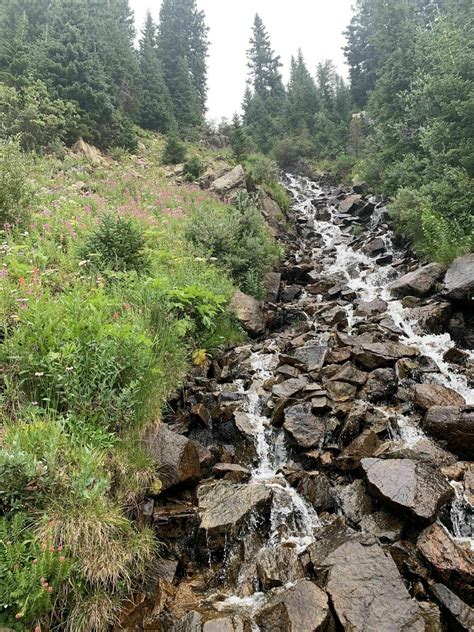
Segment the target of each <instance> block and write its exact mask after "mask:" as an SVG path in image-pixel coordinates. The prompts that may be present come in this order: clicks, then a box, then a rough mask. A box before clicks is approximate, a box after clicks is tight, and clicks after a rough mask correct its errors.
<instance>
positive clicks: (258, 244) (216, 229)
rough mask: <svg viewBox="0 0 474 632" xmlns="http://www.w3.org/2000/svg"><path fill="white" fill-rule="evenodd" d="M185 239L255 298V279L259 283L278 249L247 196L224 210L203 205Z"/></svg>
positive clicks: (243, 196)
mask: <svg viewBox="0 0 474 632" xmlns="http://www.w3.org/2000/svg"><path fill="white" fill-rule="evenodd" d="M186 235H187V237H188V239H190V240H191V241H192V242H193V243H195V244H197V245H198V246H199V247H201V248H202V249H203V250H204V251H205V252H207V253H208V254H210V255H211V256H213V257H216V259H218V261H219V262H220V263H221V264H222V265H223V266H224V267H225V268H226V269H227V270H228V271H229V272H230V274H231V275H232V277H233V278H234V279H235V280H236V281H237V283H238V284H239V285H240V286H241V287H242V288H243V289H244V291H247V292H252V293H253V294H254V295H255V294H260V293H261V288H260V287H259V288H258V291H256V285H258V284H256V279H260V280H261V279H262V277H263V274H264V273H265V272H266V271H268V270H269V268H270V267H271V265H272V263H273V262H274V260H275V258H276V257H277V256H278V255H279V254H280V251H279V248H278V247H277V246H276V244H275V243H274V241H273V239H272V238H271V236H270V234H269V232H268V228H267V226H266V224H265V221H264V219H263V217H262V215H261V213H260V211H259V210H258V209H257V208H256V206H255V202H254V200H253V198H251V197H250V196H248V195H247V194H244V195H240V196H238V197H237V198H236V201H235V205H234V206H231V207H228V208H225V207H223V206H222V205H220V204H215V203H209V202H208V203H206V204H203V206H202V207H201V208H200V209H199V210H198V211H195V212H194V213H192V214H191V216H190V218H189V220H188V222H187V225H186Z"/></svg>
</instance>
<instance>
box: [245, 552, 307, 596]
mask: <svg viewBox="0 0 474 632" xmlns="http://www.w3.org/2000/svg"><path fill="white" fill-rule="evenodd" d="M256 562H257V573H258V579H259V581H260V585H261V586H262V588H263V590H265V591H266V590H270V589H271V588H275V587H276V586H283V585H284V584H286V583H288V582H294V581H297V580H298V579H302V578H303V577H304V576H305V573H304V569H303V567H302V565H301V562H300V561H299V559H298V552H297V550H296V549H295V548H294V547H291V546H277V547H272V548H263V549H261V550H260V551H259V552H258V553H257V560H256Z"/></svg>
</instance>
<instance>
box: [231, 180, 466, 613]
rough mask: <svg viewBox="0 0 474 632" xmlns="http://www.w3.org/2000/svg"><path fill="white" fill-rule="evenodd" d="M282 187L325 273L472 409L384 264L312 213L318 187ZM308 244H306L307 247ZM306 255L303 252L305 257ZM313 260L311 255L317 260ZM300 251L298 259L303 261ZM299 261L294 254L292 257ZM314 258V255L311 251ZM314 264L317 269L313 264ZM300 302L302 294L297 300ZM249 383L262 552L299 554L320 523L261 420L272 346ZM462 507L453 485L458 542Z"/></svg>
mask: <svg viewBox="0 0 474 632" xmlns="http://www.w3.org/2000/svg"><path fill="white" fill-rule="evenodd" d="M286 183H287V188H288V190H289V192H290V193H291V195H292V197H293V200H294V204H293V207H292V208H293V212H294V213H296V215H297V216H300V217H301V218H302V219H303V220H306V221H308V222H309V224H310V225H311V228H314V231H315V232H316V233H318V234H319V235H321V238H322V241H323V243H324V249H325V250H326V251H328V252H329V253H330V255H331V256H333V258H334V261H333V262H332V264H331V265H330V266H329V267H328V268H327V270H326V272H327V274H333V273H340V274H342V275H343V276H344V278H345V279H346V284H347V285H348V286H349V287H350V288H351V289H353V290H354V291H355V292H357V295H358V298H359V299H361V300H364V301H371V300H373V299H375V298H380V299H382V300H384V301H385V302H386V303H387V312H386V317H387V318H391V319H392V320H393V324H394V325H395V326H396V327H398V328H399V329H400V330H401V332H403V333H402V335H401V337H400V340H401V342H403V343H405V344H407V345H410V346H413V347H415V348H417V349H418V350H419V352H420V354H422V355H424V356H427V357H428V358H429V359H430V360H431V361H432V362H433V363H434V364H435V365H436V366H437V367H438V370H439V372H438V373H436V372H433V373H432V374H431V376H432V377H431V378H430V379H432V380H433V382H437V383H439V384H442V385H444V386H447V387H449V388H451V389H453V390H455V391H457V392H458V393H460V394H461V395H462V396H463V397H464V398H465V400H466V402H467V403H470V404H474V392H473V390H472V389H470V388H469V386H468V384H467V381H466V379H465V377H464V376H463V375H461V374H458V373H456V372H455V370H454V368H453V367H452V366H451V365H449V364H448V363H447V362H445V361H444V359H443V355H444V354H445V353H446V351H447V350H448V349H450V348H451V347H454V345H455V343H454V341H453V340H452V339H451V338H450V336H449V334H447V333H445V334H440V335H436V334H431V333H423V332H422V331H421V330H420V329H419V328H418V327H417V324H416V322H413V320H412V319H411V318H410V310H409V309H405V308H404V307H403V305H402V302H401V301H399V300H397V299H394V298H393V297H392V296H391V295H390V292H389V290H388V285H389V283H390V282H391V281H393V280H394V279H395V278H396V277H397V276H399V274H400V273H399V272H398V271H397V270H396V268H395V267H394V266H392V265H391V264H387V265H376V264H375V261H374V259H371V258H370V257H368V256H366V255H365V254H364V253H362V252H360V251H358V250H355V249H353V248H352V247H351V246H350V245H349V242H350V241H351V240H352V239H353V236H352V235H350V234H347V233H344V232H343V231H342V230H341V227H340V226H339V225H337V224H336V223H335V222H334V221H333V219H334V215H335V213H336V210H335V208H334V207H333V206H330V205H328V211H329V213H330V216H331V218H330V220H328V221H321V220H318V219H316V218H315V207H314V206H313V204H312V200H314V199H317V198H318V196H323V192H322V190H321V189H320V188H319V186H318V185H317V184H316V183H314V182H312V181H310V180H308V179H306V178H302V177H296V176H292V175H290V174H286ZM372 221H373V223H374V224H375V223H376V222H377V221H378V214H377V210H376V211H375V212H374V216H373V220H372ZM382 236H383V239H384V241H385V245H386V251H387V253H388V254H396V253H394V251H393V246H392V235H391V234H390V232H384V233H383V235H382ZM308 246H309V244H307V247H308ZM306 252H307V251H306ZM320 252H321V251H320V250H319V254H318V255H317V256H320ZM302 254H303V253H300V255H301V256H302ZM296 255H297V258H298V253H296ZM315 256H316V253H315ZM315 263H317V261H316V259H315ZM303 300H304V293H303V299H300V301H303ZM346 312H347V320H348V329H349V333H350V332H351V330H352V328H353V327H354V325H356V324H357V322H358V321H360V320H363V318H361V317H357V316H356V315H355V314H354V310H353V308H352V305H349V306H348V307H347V308H346ZM249 364H250V368H251V373H252V381H251V384H250V386H248V387H247V388H246V389H244V387H243V385H242V386H241V392H242V393H243V395H244V409H243V410H244V412H246V413H247V416H248V419H249V423H250V425H251V428H252V433H253V438H254V444H255V450H256V455H257V462H256V465H255V467H254V469H253V472H252V478H251V480H250V482H249V484H250V485H251V484H252V483H255V484H257V483H258V484H262V483H263V484H265V485H267V486H269V487H271V489H272V491H273V504H272V509H271V528H270V535H269V537H268V541H267V546H278V545H290V546H291V545H292V546H295V547H296V548H297V550H298V551H302V550H304V549H305V548H306V547H307V546H308V545H309V544H310V543H311V542H312V541H313V540H314V533H315V530H317V529H318V527H320V526H321V521H320V519H319V517H318V515H317V513H316V511H315V510H314V509H313V507H311V506H310V505H309V504H308V502H307V501H306V500H305V499H304V498H303V497H302V496H301V495H300V494H299V493H298V492H297V491H296V490H295V489H294V488H293V487H291V486H290V484H289V483H288V482H287V481H286V479H285V477H284V475H283V474H282V473H281V468H282V467H283V466H285V465H288V464H291V463H289V460H290V459H289V453H288V451H287V448H286V441H285V434H284V430H283V429H275V428H273V427H272V426H271V425H270V420H269V419H268V418H267V417H265V416H264V415H263V414H262V401H263V400H262V397H261V395H262V387H263V384H264V383H265V381H266V380H268V379H269V378H270V377H271V376H272V372H273V370H274V369H275V368H276V366H277V365H278V353H277V352H273V351H272V348H271V345H270V348H269V351H268V350H267V351H260V352H257V353H254V354H253V355H252V356H251V358H250V360H249ZM377 409H378V410H379V411H380V412H381V413H382V414H383V415H386V417H387V424H389V423H390V419H393V415H394V413H393V410H389V409H384V408H383V407H382V406H381V407H377ZM396 418H397V424H396V428H395V429H392V436H393V438H394V439H396V440H398V441H400V443H401V444H403V445H405V446H408V447H413V446H415V445H416V444H417V443H418V442H419V441H423V440H427V437H426V435H425V434H424V432H423V430H422V429H421V428H420V427H419V426H418V425H416V424H415V423H413V422H412V421H411V420H410V415H406V414H405V415H402V414H396ZM468 510H469V508H468V506H467V503H466V502H465V499H464V498H463V495H462V491H460V489H459V486H457V487H456V499H455V501H454V502H453V507H452V515H451V520H452V525H453V531H454V535H455V536H456V537H458V538H463V539H465V538H466V536H468V535H472V534H469V533H468V531H469V528H468V524H469V513H468ZM261 599H262V594H261V593H255V594H254V595H250V596H249V595H246V594H245V595H239V594H235V595H233V596H232V597H230V598H229V599H226V600H225V601H223V602H221V603H220V607H219V609H221V608H222V609H225V608H227V607H232V608H237V609H238V608H239V607H240V608H242V609H244V610H246V611H247V612H248V611H250V610H252V609H253V608H256V607H258V606H259V604H260V603H261Z"/></svg>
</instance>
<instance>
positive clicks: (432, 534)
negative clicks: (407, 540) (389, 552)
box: [417, 523, 474, 603]
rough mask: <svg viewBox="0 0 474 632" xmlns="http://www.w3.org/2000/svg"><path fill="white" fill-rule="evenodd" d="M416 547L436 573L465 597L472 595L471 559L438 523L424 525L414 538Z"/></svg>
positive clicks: (470, 599)
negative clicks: (416, 537) (425, 526)
mask: <svg viewBox="0 0 474 632" xmlns="http://www.w3.org/2000/svg"><path fill="white" fill-rule="evenodd" d="M417 546H418V551H419V552H420V553H421V555H422V557H423V558H424V559H425V560H426V562H428V564H429V565H430V566H431V568H432V569H433V570H434V572H435V573H436V575H438V577H439V578H440V579H441V580H442V581H443V582H445V583H446V584H448V586H451V587H452V588H453V589H454V590H455V591H456V592H457V593H459V594H460V595H461V596H463V597H465V598H466V600H468V602H469V603H472V600H473V598H474V560H473V558H472V555H471V554H470V552H469V553H468V552H467V551H466V549H464V548H463V547H462V546H460V545H459V544H458V543H457V542H456V541H455V540H453V538H452V537H451V536H450V534H449V533H448V531H447V530H446V529H445V528H444V527H443V526H442V525H441V524H439V523H434V524H432V525H430V526H429V527H427V528H426V529H425V530H424V531H423V532H422V533H421V535H420V537H419V538H418V542H417Z"/></svg>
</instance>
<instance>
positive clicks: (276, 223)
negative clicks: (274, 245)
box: [258, 189, 285, 237]
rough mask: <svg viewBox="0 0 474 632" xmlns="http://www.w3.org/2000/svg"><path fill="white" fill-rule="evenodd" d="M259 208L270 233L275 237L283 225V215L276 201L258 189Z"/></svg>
mask: <svg viewBox="0 0 474 632" xmlns="http://www.w3.org/2000/svg"><path fill="white" fill-rule="evenodd" d="M258 198H259V202H260V210H261V212H262V215H263V217H264V218H265V220H266V222H267V224H268V227H269V229H270V232H271V234H272V235H273V236H274V237H276V236H277V235H278V234H279V233H280V232H281V228H282V226H283V225H284V224H283V222H284V219H285V218H284V215H283V213H282V211H281V208H280V207H279V206H278V203H277V202H276V201H275V200H274V199H273V198H272V197H271V196H270V195H268V193H266V192H265V191H263V190H262V189H260V191H259V196H258Z"/></svg>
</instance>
